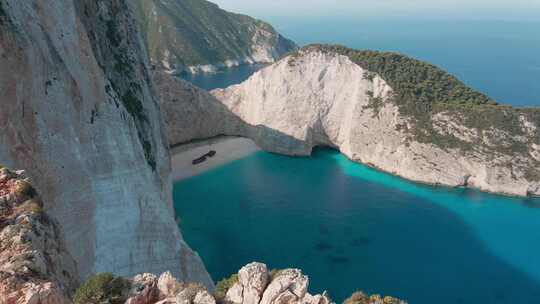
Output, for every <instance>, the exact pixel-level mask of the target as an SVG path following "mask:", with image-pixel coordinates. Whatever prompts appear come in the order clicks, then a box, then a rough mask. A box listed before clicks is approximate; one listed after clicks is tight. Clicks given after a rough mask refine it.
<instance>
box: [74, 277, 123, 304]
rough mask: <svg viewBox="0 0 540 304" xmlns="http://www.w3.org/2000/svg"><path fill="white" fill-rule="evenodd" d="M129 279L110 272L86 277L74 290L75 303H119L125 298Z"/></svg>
mask: <svg viewBox="0 0 540 304" xmlns="http://www.w3.org/2000/svg"><path fill="white" fill-rule="evenodd" d="M129 285H130V283H129V281H128V280H126V279H124V278H121V277H115V276H114V275H113V274H111V273H101V274H97V275H95V276H93V277H91V278H90V279H88V280H87V281H86V282H85V283H84V284H83V285H81V287H79V288H78V289H77V291H76V292H75V297H74V299H73V302H74V303H75V304H102V303H110V304H121V303H124V302H125V301H126V299H127V294H126V290H128V289H129Z"/></svg>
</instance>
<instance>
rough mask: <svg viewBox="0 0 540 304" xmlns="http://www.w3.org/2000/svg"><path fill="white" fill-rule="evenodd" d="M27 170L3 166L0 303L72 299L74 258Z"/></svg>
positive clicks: (44, 303)
mask: <svg viewBox="0 0 540 304" xmlns="http://www.w3.org/2000/svg"><path fill="white" fill-rule="evenodd" d="M42 207H43V203H42V201H41V198H40V197H39V195H38V194H37V192H36V190H35V189H34V188H33V187H32V186H31V184H30V183H29V181H28V179H27V178H25V177H24V174H23V173H22V172H11V171H9V170H7V169H5V168H0V304H15V303H17V304H18V303H42V304H62V303H66V304H67V303H69V302H70V300H69V299H70V295H71V294H72V293H73V292H74V291H75V288H76V287H77V275H78V274H77V268H76V264H75V261H74V260H73V258H72V257H71V256H70V254H69V253H68V252H67V249H66V248H65V246H64V240H63V235H62V233H61V231H60V227H59V224H58V223H57V222H56V221H55V220H53V219H51V218H50V217H48V216H47V215H46V214H45V213H44V212H43V210H42Z"/></svg>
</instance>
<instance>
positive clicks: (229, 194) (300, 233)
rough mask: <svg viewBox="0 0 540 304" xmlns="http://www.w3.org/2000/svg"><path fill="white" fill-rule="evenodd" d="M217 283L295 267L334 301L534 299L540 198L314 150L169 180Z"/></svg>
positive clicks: (186, 229)
mask: <svg viewBox="0 0 540 304" xmlns="http://www.w3.org/2000/svg"><path fill="white" fill-rule="evenodd" d="M173 196H174V202H175V203H174V206H175V210H176V212H177V214H178V215H179V217H180V220H179V222H180V228H181V229H182V232H183V234H184V237H185V238H186V241H187V242H188V243H189V244H190V245H191V246H192V248H194V249H195V250H197V251H198V252H199V254H200V255H201V257H202V259H203V261H204V262H205V265H206V266H207V269H208V271H209V272H210V274H211V275H212V277H213V278H214V280H220V279H221V278H223V277H227V276H229V275H230V274H232V273H234V272H236V271H237V270H238V269H239V268H240V267H242V266H243V265H245V264H246V263H249V262H251V261H260V262H264V263H266V264H267V265H268V267H269V268H286V267H296V268H300V269H302V270H303V272H304V273H305V274H307V275H308V276H309V277H310V290H311V291H312V292H322V291H323V290H328V291H329V293H330V296H331V297H332V298H333V299H334V301H336V302H337V303H340V302H341V301H342V300H343V299H345V298H346V297H347V296H349V295H350V294H351V293H352V292H354V291H355V290H358V289H362V290H365V291H367V292H369V293H381V294H385V295H392V296H396V297H400V298H404V299H406V300H408V301H409V303H413V304H415V303H419V304H424V303H425V304H428V303H429V304H432V303H439V304H446V303H464V304H468V303H540V259H539V257H538V255H539V253H540V209H539V208H538V207H540V200H539V199H532V198H527V199H525V198H510V197H503V196H498V195H492V194H487V193H482V192H479V191H476V190H470V189H450V188H444V187H431V186H427V185H421V184H416V183H413V182H409V181H406V180H404V179H401V178H398V177H395V176H392V175H389V174H386V173H382V172H379V171H377V170H374V169H372V168H369V167H367V166H363V165H360V164H356V163H353V162H351V161H349V160H348V159H347V158H346V157H344V156H342V155H341V154H339V153H338V152H336V151H333V150H328V149H319V150H316V151H315V152H314V154H313V155H312V157H308V158H293V157H287V156H280V155H275V154H270V153H266V152H257V153H255V154H252V155H250V156H248V157H246V158H243V159H240V160H237V161H234V162H231V163H229V164H226V165H223V166H221V167H218V168H216V169H213V170H211V171H208V172H206V173H204V174H202V175H199V176H195V177H192V178H190V179H187V180H183V181H180V182H178V183H176V184H175V186H174V193H173Z"/></svg>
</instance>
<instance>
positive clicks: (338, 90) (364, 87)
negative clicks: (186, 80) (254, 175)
mask: <svg viewBox="0 0 540 304" xmlns="http://www.w3.org/2000/svg"><path fill="white" fill-rule="evenodd" d="M292 61H293V60H292V59H291V58H290V57H289V58H285V59H283V60H281V61H280V62H279V63H277V64H275V65H272V66H270V67H268V68H266V69H263V70H261V71H260V72H258V73H256V74H255V75H253V76H252V77H251V78H249V79H248V80H247V81H245V82H244V83H242V84H240V85H235V86H231V87H229V88H227V89H224V90H215V91H214V92H213V94H214V95H215V97H217V99H218V100H220V101H221V102H222V103H223V104H224V105H226V106H227V108H228V109H229V110H230V111H231V112H232V113H234V114H236V115H237V116H238V117H240V118H241V119H242V120H243V121H244V122H245V123H246V124H248V125H250V126H265V127H266V128H269V129H271V130H274V131H275V132H274V133H273V134H274V135H275V136H270V137H256V138H254V139H255V140H256V142H257V143H259V144H260V145H261V147H263V148H265V149H267V150H269V151H273V152H277V153H284V154H291V155H309V154H310V153H311V150H312V148H313V147H315V146H320V145H323V146H330V147H335V148H337V149H339V150H340V151H341V152H342V153H343V154H344V155H346V156H347V157H349V158H350V159H352V160H354V161H358V162H361V163H364V164H368V165H371V166H374V167H377V168H379V169H381V170H383V171H386V172H390V173H393V174H396V175H399V176H402V177H404V178H407V179H410V180H413V181H418V182H423V183H429V184H437V185H447V186H470V187H474V188H478V189H481V190H485V191H490V192H497V193H503V194H510V195H520V196H525V195H540V183H539V181H536V180H529V179H527V178H526V176H525V172H524V171H525V169H526V167H527V165H528V164H534V163H536V162H535V158H534V155H538V152H539V150H538V146H536V145H534V144H531V145H530V151H531V156H530V157H525V158H523V157H520V156H516V155H505V154H499V155H497V154H495V155H494V154H491V153H482V152H477V151H476V152H474V153H464V152H462V151H460V150H459V149H442V148H440V147H438V146H436V145H435V144H430V143H427V144H426V143H420V142H418V141H415V140H411V139H410V136H409V134H407V131H406V129H407V125H410V124H414V123H415V121H414V119H411V118H409V117H405V116H403V115H401V114H400V112H399V109H398V106H397V105H395V103H393V102H391V101H390V98H391V96H392V92H393V89H392V88H391V87H390V86H389V85H388V84H387V83H386V82H385V80H384V79H382V78H381V77H380V76H378V75H374V76H373V79H367V78H366V77H365V73H366V72H369V73H371V71H366V70H364V69H363V68H361V67H360V66H358V65H357V64H355V63H353V62H352V61H351V60H350V59H349V58H348V57H347V56H343V55H339V54H336V53H327V52H321V51H317V50H315V49H311V50H308V51H302V52H301V53H300V55H299V56H298V58H294V63H292ZM373 98H380V99H381V100H382V101H383V102H382V105H381V107H380V108H379V109H375V108H374V107H373V106H372V105H371V104H370V103H371V101H372V100H373ZM432 123H433V124H434V126H435V127H436V129H437V131H438V132H440V133H443V134H444V133H445V132H450V133H451V134H452V135H454V136H456V137H459V138H462V139H464V140H468V139H467V136H468V135H469V134H474V133H475V132H476V130H475V129H469V128H467V127H466V126H464V125H460V124H459V122H457V120H454V119H453V118H452V117H448V116H445V115H444V113H443V114H440V115H437V116H436V117H434V118H433V120H432ZM527 125H529V126H530V128H529V129H531V132H529V134H530V135H529V136H530V137H533V136H534V133H533V132H532V131H533V130H535V128H536V126H535V125H533V124H532V123H530V122H529V121H526V119H525V120H524V122H523V126H524V127H525V126H527ZM493 134H494V135H493V136H492V137H495V136H496V134H497V130H493ZM488 138H489V136H488ZM469 140H470V142H474V141H473V140H472V139H469ZM536 160H537V159H536ZM509 163H511V164H512V163H513V164H514V165H513V166H508V164H509Z"/></svg>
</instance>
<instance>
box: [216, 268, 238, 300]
mask: <svg viewBox="0 0 540 304" xmlns="http://www.w3.org/2000/svg"><path fill="white" fill-rule="evenodd" d="M237 282H238V274H236V273H235V274H233V275H231V276H230V277H228V278H225V279H223V280H221V281H219V282H218V283H217V285H216V291H215V293H214V297H215V298H216V300H217V301H218V302H222V301H223V299H225V295H226V294H227V291H228V290H229V289H230V288H231V287H233V285H234V284H236V283H237Z"/></svg>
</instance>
